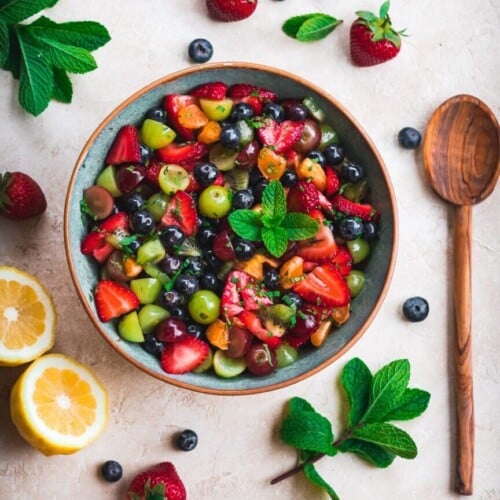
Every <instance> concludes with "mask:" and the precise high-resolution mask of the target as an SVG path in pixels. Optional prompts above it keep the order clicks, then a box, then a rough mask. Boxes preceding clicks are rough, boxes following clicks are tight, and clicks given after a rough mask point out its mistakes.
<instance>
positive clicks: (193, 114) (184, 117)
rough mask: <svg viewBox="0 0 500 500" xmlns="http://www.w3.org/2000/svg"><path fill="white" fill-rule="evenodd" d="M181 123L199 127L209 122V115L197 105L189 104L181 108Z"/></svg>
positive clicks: (192, 127) (187, 126)
mask: <svg viewBox="0 0 500 500" xmlns="http://www.w3.org/2000/svg"><path fill="white" fill-rule="evenodd" d="M178 119H179V123H180V124H181V125H182V126H183V127H186V128H190V129H194V130H196V129H199V128H201V127H203V126H205V125H206V124H207V123H208V118H207V115H206V114H205V113H204V112H203V111H202V110H201V109H200V108H199V107H198V106H197V105H196V104H189V105H188V106H185V107H183V108H181V109H180V110H179V116H178Z"/></svg>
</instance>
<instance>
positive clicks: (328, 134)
mask: <svg viewBox="0 0 500 500" xmlns="http://www.w3.org/2000/svg"><path fill="white" fill-rule="evenodd" d="M319 128H320V130H321V139H320V141H319V146H318V149H319V150H320V151H323V150H324V149H325V148H326V147H327V146H329V145H330V144H338V142H339V136H338V135H337V132H335V130H333V127H332V126H331V125H329V124H328V123H322V124H321V125H320V127H319Z"/></svg>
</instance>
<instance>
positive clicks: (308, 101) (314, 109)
mask: <svg viewBox="0 0 500 500" xmlns="http://www.w3.org/2000/svg"><path fill="white" fill-rule="evenodd" d="M302 103H303V104H304V106H305V107H306V108H307V111H308V112H309V114H310V115H311V116H312V117H313V118H315V119H316V120H317V121H318V122H320V123H322V122H324V121H325V112H324V111H323V109H321V107H320V106H319V104H318V103H317V101H316V99H314V97H312V96H308V97H304V100H303V101H302Z"/></svg>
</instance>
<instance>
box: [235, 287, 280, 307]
mask: <svg viewBox="0 0 500 500" xmlns="http://www.w3.org/2000/svg"><path fill="white" fill-rule="evenodd" d="M241 298H242V299H243V304H244V306H245V309H246V310H247V311H258V310H259V309H260V308H261V307H265V306H270V305H272V303H273V301H272V300H271V299H270V298H269V297H268V296H267V295H266V294H265V293H262V291H260V290H259V293H258V292H257V290H256V289H255V288H251V287H248V288H244V289H243V290H241Z"/></svg>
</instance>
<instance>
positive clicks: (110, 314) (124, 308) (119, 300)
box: [94, 280, 139, 323]
mask: <svg viewBox="0 0 500 500" xmlns="http://www.w3.org/2000/svg"><path fill="white" fill-rule="evenodd" d="M94 297H95V304H96V309H97V315H98V316H99V319H100V320H101V321H102V322H104V323H106V322H107V321H110V320H112V319H113V318H118V317H119V316H122V315H123V314H126V313H129V312H130V311H133V310H134V309H137V308H138V307H139V299H138V298H137V296H136V295H135V293H134V292H132V290H130V289H129V288H127V287H126V286H124V285H120V284H119V283H116V282H115V281H110V280H102V281H100V282H99V283H98V284H97V287H96V289H95V292H94Z"/></svg>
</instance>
